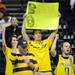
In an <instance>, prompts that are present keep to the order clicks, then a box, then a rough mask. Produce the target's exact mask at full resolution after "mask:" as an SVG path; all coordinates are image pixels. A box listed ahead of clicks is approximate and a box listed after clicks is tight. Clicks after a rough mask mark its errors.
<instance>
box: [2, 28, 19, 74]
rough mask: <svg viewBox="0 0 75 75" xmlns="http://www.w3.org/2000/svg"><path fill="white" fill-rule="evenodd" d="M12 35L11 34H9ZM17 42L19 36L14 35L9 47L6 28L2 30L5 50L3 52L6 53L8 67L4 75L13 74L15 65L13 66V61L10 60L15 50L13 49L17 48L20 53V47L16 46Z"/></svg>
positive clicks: (3, 48)
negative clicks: (6, 40) (6, 39)
mask: <svg viewBox="0 0 75 75" xmlns="http://www.w3.org/2000/svg"><path fill="white" fill-rule="evenodd" d="M9 37H10V36H9ZM16 43H18V41H17V38H16V36H15V35H13V36H12V37H11V42H10V44H11V48H9V47H8V46H7V45H6V42H5V29H4V30H3V32H2V46H3V47H2V50H3V53H4V55H5V58H6V68H5V74H4V75H13V74H12V73H13V66H12V63H11V61H10V56H11V53H12V51H13V49H16V52H17V53H18V51H19V49H18V48H16V45H17V44H16Z"/></svg>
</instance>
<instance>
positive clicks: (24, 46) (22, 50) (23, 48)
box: [19, 39, 27, 54]
mask: <svg viewBox="0 0 75 75" xmlns="http://www.w3.org/2000/svg"><path fill="white" fill-rule="evenodd" d="M19 48H20V53H22V54H25V53H27V41H26V40H23V39H22V41H21V42H20V45H19Z"/></svg>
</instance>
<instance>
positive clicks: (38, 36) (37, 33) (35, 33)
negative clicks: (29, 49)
mask: <svg viewBox="0 0 75 75" xmlns="http://www.w3.org/2000/svg"><path fill="white" fill-rule="evenodd" d="M33 38H34V40H35V41H41V39H42V34H41V30H33Z"/></svg>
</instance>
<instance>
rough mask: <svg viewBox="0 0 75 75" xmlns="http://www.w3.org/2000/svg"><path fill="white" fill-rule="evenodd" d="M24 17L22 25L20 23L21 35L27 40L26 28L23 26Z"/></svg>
mask: <svg viewBox="0 0 75 75" xmlns="http://www.w3.org/2000/svg"><path fill="white" fill-rule="evenodd" d="M25 17H26V16H25ZM25 17H24V21H23V25H22V35H23V39H25V40H26V41H27V40H28V39H29V37H28V35H27V33H26V28H25Z"/></svg>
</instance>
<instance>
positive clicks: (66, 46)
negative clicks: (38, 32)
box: [61, 42, 71, 54]
mask: <svg viewBox="0 0 75 75" xmlns="http://www.w3.org/2000/svg"><path fill="white" fill-rule="evenodd" d="M61 49H62V52H63V53H64V54H69V53H70V51H71V46H70V44H69V43H68V42H64V43H63V47H62V48H61Z"/></svg>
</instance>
